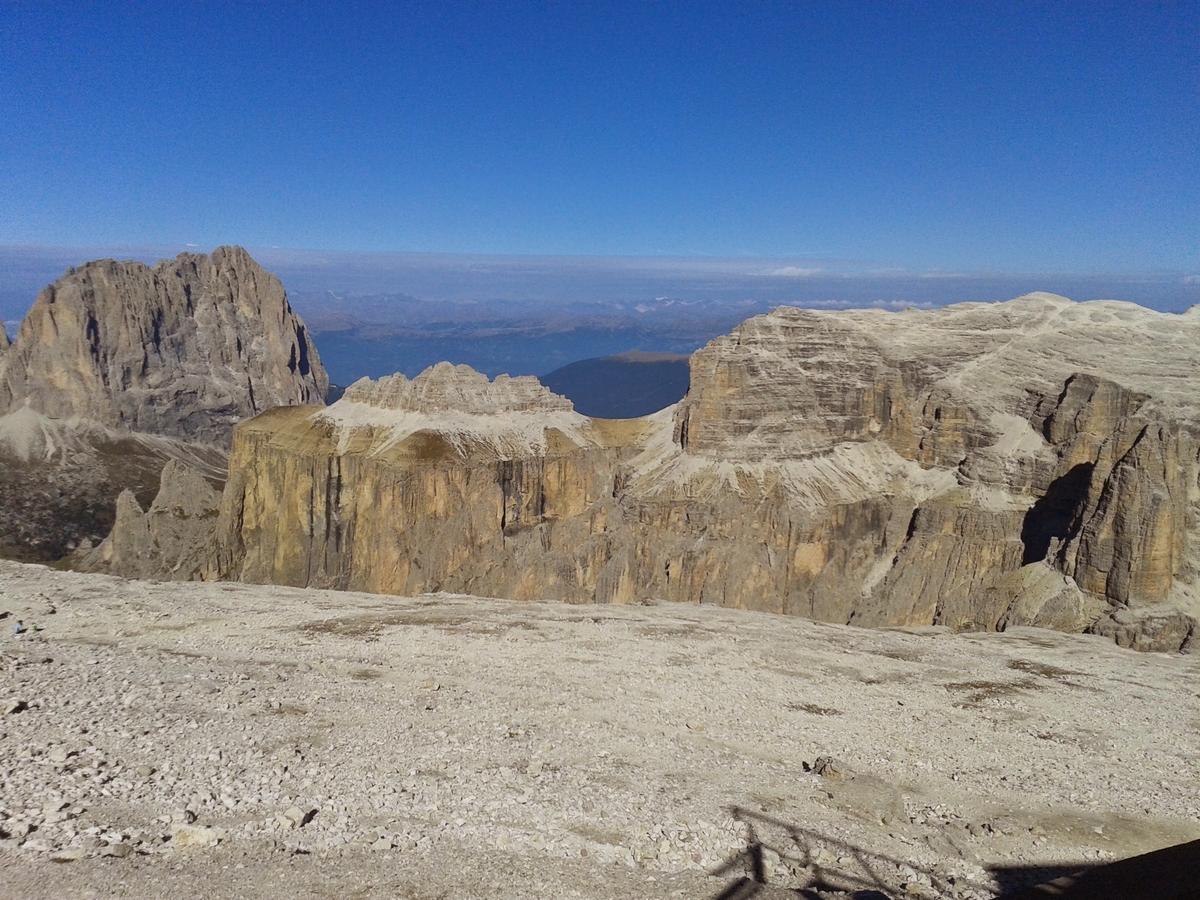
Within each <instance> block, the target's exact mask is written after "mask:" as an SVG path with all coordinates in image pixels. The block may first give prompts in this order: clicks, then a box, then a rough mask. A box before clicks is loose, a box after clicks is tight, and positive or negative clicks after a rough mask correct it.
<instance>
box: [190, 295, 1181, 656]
mask: <svg viewBox="0 0 1200 900" xmlns="http://www.w3.org/2000/svg"><path fill="white" fill-rule="evenodd" d="M1198 346H1200V319H1197V317H1196V316H1195V315H1194V314H1189V315H1187V316H1170V315H1164V314H1159V313H1153V312H1151V311H1149V310H1145V309H1142V308H1140V307H1136V306H1133V305H1131V304H1122V303H1112V302H1102V303H1088V304H1076V303H1072V302H1071V301H1068V300H1066V299H1065V298H1060V297H1056V296H1053V295H1031V296H1029V297H1024V298H1020V299H1018V300H1015V301H1011V302H1009V303H1003V304H963V305H960V306H955V307H950V308H946V309H941V310H933V311H917V310H913V311H906V312H903V313H886V312H877V311H864V312H846V313H824V312H812V311H806V310H798V309H788V308H784V309H780V310H777V311H776V312H774V313H771V314H769V315H766V316H759V317H756V318H754V319H750V320H748V321H747V322H745V323H744V324H743V325H741V326H739V328H737V329H736V330H735V331H734V332H733V333H732V334H730V335H728V336H725V337H722V338H718V339H717V340H715V341H713V342H711V343H710V344H709V345H708V346H706V347H705V348H703V349H702V350H700V351H698V352H697V353H696V354H695V355H694V357H693V359H692V362H691V373H692V374H691V387H690V390H689V392H688V394H687V396H686V397H685V398H684V400H683V401H682V402H681V403H680V404H678V405H677V406H676V407H674V408H671V409H668V410H664V411H663V412H661V413H657V414H655V415H652V416H648V417H646V418H644V419H638V420H625V421H604V420H597V419H588V418H586V417H583V416H579V415H577V414H576V413H574V412H573V411H572V410H571V409H570V406H569V403H567V401H565V400H563V399H562V398H559V397H555V396H553V395H551V394H549V393H548V392H546V391H544V389H539V386H537V385H536V382H531V381H530V380H529V379H504V380H497V381H496V382H488V381H487V380H486V379H485V378H483V377H482V376H480V375H478V374H476V373H473V372H471V371H470V370H468V369H465V367H450V366H447V365H442V366H438V367H435V368H434V369H432V370H428V371H427V372H425V373H422V375H420V376H418V377H417V378H416V379H414V380H412V381H407V380H405V379H403V378H399V377H396V378H393V379H385V380H384V381H382V382H363V383H360V384H359V385H356V386H354V387H353V388H352V389H351V390H350V391H348V392H347V396H346V397H345V398H344V399H343V400H342V401H340V402H339V403H337V404H334V405H333V406H331V407H329V408H328V409H326V410H315V409H308V408H291V409H278V410H275V411H272V412H270V413H267V414H265V415H262V416H259V417H257V418H255V419H253V420H251V421H249V422H246V423H244V424H243V425H242V426H240V427H239V428H238V429H237V430H236V433H235V438H234V444H233V449H232V455H231V458H230V477H229V481H228V483H227V485H226V488H225V491H224V495H223V497H222V501H221V508H220V513H219V515H218V516H217V517H216V519H215V520H214V521H213V530H212V537H213V541H214V546H215V547H216V549H215V551H214V552H213V553H212V554H211V555H210V557H209V559H208V561H207V564H206V568H205V576H206V577H226V578H238V579H244V580H249V581H262V582H279V583H285V584H293V585H315V586H322V587H338V588H353V589H362V590H370V591H380V592H394V593H413V592H417V591H437V590H447V591H462V592H468V593H474V594H485V595H487V594H490V595H496V596H505V597H514V598H520V599H533V598H543V597H545V598H557V599H561V600H567V601H572V602H617V603H629V602H639V601H649V600H672V601H681V602H692V603H717V604H720V605H724V606H733V607H743V608H752V609H759V610H767V611H773V612H779V613H788V614H798V615H804V616H809V617H812V618H816V619H822V620H827V621H838V622H853V623H857V624H863V625H921V624H931V623H933V624H945V625H949V626H952V627H955V628H961V629H996V628H1004V627H1008V626H1011V625H1016V624H1035V625H1043V626H1047V627H1052V628H1059V629H1062V630H1068V631H1085V630H1093V631H1098V632H1102V633H1106V634H1111V635H1112V636H1113V637H1115V638H1116V639H1117V640H1119V641H1121V642H1122V643H1126V644H1129V645H1132V646H1138V647H1140V648H1142V649H1170V650H1177V649H1180V648H1184V647H1187V646H1189V643H1190V641H1191V635H1192V634H1193V633H1194V630H1195V621H1196V617H1197V609H1198V608H1200V594H1198V592H1197V586H1196V582H1197V571H1196V568H1197V550H1196V548H1197V546H1198V545H1197V540H1198V538H1200V535H1198V531H1200V480H1198V479H1200V450H1198V447H1200V442H1198V441H1197V423H1198V422H1200V416H1198V410H1197V403H1198V402H1200V400H1198V398H1200V394H1198V393H1197V388H1198V387H1200V383H1198V382H1200V377H1198V375H1197V372H1198V369H1197V363H1198V362H1200V359H1198V355H1197V351H1196V347H1198Z"/></svg>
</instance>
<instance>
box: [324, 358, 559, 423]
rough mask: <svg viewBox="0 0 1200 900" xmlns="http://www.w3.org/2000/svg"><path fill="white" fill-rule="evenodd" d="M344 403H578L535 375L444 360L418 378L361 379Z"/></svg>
mask: <svg viewBox="0 0 1200 900" xmlns="http://www.w3.org/2000/svg"><path fill="white" fill-rule="evenodd" d="M340 402H349V403H361V404H364V405H367V406H374V407H378V408H380V409H389V410H400V411H405V412H417V413H443V412H447V413H466V414H469V415H495V414H499V413H509V412H570V411H571V410H572V409H573V408H574V407H573V406H572V405H571V401H570V400H568V399H567V398H566V397H561V396H559V395H558V394H555V393H553V392H552V391H550V390H549V389H548V388H547V387H545V386H544V385H543V384H542V383H541V382H540V381H538V380H537V379H536V378H533V377H532V376H528V375H523V376H518V377H516V378H513V377H510V376H508V375H497V376H496V378H495V379H494V380H489V379H488V377H487V376H486V375H484V374H482V373H481V372H477V371H475V370H474V369H472V368H471V367H470V366H467V365H453V364H452V363H448V362H440V363H437V364H436V365H433V366H430V367H429V368H427V369H425V370H424V371H423V372H421V373H420V374H419V375H417V376H416V377H415V378H413V379H411V380H410V379H408V378H406V377H404V376H403V375H401V374H399V373H397V374H395V375H388V376H385V377H383V378H380V379H378V380H375V381H373V380H371V379H370V378H360V379H359V380H358V381H356V382H355V383H354V384H352V385H350V387H348V388H346V393H345V395H344V396H343V398H342V401H340Z"/></svg>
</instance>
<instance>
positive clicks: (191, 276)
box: [0, 247, 329, 444]
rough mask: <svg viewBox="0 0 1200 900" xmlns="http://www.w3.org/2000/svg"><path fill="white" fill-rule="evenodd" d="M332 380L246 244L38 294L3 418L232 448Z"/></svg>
mask: <svg viewBox="0 0 1200 900" xmlns="http://www.w3.org/2000/svg"><path fill="white" fill-rule="evenodd" d="M328 386H329V380H328V378H327V376H326V375H325V370H324V368H323V367H322V366H321V362H320V359H319V358H318V356H317V353H316V348H315V347H314V346H313V343H312V340H311V338H310V337H309V335H308V333H307V330H306V329H305V327H304V325H303V323H302V322H301V321H300V319H299V318H298V317H297V316H296V315H295V314H294V313H293V312H292V310H291V307H290V306H289V304H288V300H287V295H286V294H285V293H284V290H283V285H282V284H280V282H279V279H277V278H276V277H275V276H274V275H271V274H270V273H268V272H266V271H265V270H264V269H263V268H262V267H261V266H259V265H258V263H256V262H255V261H254V260H253V259H252V258H251V257H250V255H249V254H248V253H247V252H246V251H245V250H243V249H241V248H240V247H220V248H218V249H216V250H215V251H213V253H212V254H211V255H208V256H204V255H197V254H189V253H184V254H181V255H180V256H178V257H176V258H175V259H174V260H169V261H164V262H161V263H159V264H158V265H156V266H154V267H153V268H151V267H148V266H146V265H143V264H142V263H138V262H117V261H115V260H99V261H96V262H90V263H87V264H86V265H83V266H81V267H79V268H78V269H75V270H73V271H71V272H69V273H68V274H67V275H65V276H63V277H62V278H60V279H59V280H58V281H57V282H55V283H54V284H52V285H50V286H49V287H48V288H46V289H45V290H44V291H42V293H41V294H40V295H39V296H38V298H37V301H36V302H35V303H34V305H33V308H32V309H31V310H30V311H29V314H28V315H27V316H26V317H25V320H24V321H23V322H22V324H21V329H20V333H19V334H18V336H17V339H16V341H15V342H14V344H13V346H12V347H11V348H9V349H8V350H7V351H5V353H4V364H3V369H2V371H0V409H15V408H18V407H20V406H24V405H28V406H31V407H33V408H34V409H36V410H38V411H39V412H42V413H45V414H47V415H49V416H51V417H54V418H59V419H65V418H70V417H73V416H77V417H81V418H84V419H87V420H89V421H92V422H95V423H98V424H100V425H105V426H110V427H115V428H121V429H126V430H130V431H140V432H147V433H151V434H161V435H169V436H173V437H181V438H185V439H190V440H198V441H205V442H209V443H215V444H226V443H227V442H228V439H229V431H230V429H231V428H232V426H233V424H234V423H235V422H237V421H239V420H241V419H243V418H246V417H248V416H252V415H255V414H256V413H259V412H262V411H263V410H265V409H270V408H272V407H274V406H281V405H287V404H296V403H319V402H321V401H322V398H323V397H324V395H325V391H326V390H327V389H328Z"/></svg>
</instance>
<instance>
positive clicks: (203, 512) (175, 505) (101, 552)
mask: <svg viewBox="0 0 1200 900" xmlns="http://www.w3.org/2000/svg"><path fill="white" fill-rule="evenodd" d="M220 500H221V494H220V492H219V491H217V490H215V489H214V488H213V487H212V485H211V484H210V483H209V481H208V480H207V479H206V478H205V477H204V476H203V475H202V474H201V473H200V472H199V471H198V470H196V469H194V468H192V467H190V466H188V465H187V464H186V463H182V462H179V461H178V460H170V461H169V462H168V463H167V464H166V465H165V466H164V467H163V470H162V474H161V483H160V487H159V491H158V493H157V494H156V495H155V497H154V501H153V502H152V503H151V504H150V506H149V508H148V509H146V510H145V511H144V512H143V510H142V507H141V505H140V504H139V503H138V500H137V497H136V495H135V494H134V492H133V491H131V490H128V489H127V490H124V491H122V492H121V494H120V496H119V497H118V498H117V509H116V522H115V524H114V526H113V530H112V533H111V534H110V535H109V536H108V537H107V538H106V539H105V540H104V542H103V543H102V544H100V546H99V547H97V548H95V549H94V550H92V551H90V552H86V553H82V554H80V555H79V558H78V559H77V560H76V566H75V567H76V568H78V569H80V570H81V571H85V572H120V573H122V574H124V575H126V576H127V577H134V578H158V577H171V578H177V579H180V580H191V579H192V578H194V577H197V576H199V575H200V574H201V573H202V572H203V570H204V567H205V563H206V559H207V554H208V552H209V546H208V540H209V538H210V537H211V534H212V525H213V520H214V519H215V518H216V515H217V508H218V506H219V505H220Z"/></svg>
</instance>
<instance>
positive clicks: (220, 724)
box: [0, 563, 1200, 898]
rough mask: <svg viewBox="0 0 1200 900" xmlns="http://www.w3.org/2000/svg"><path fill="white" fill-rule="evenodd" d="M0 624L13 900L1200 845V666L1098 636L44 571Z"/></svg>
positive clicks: (369, 890)
mask: <svg viewBox="0 0 1200 900" xmlns="http://www.w3.org/2000/svg"><path fill="white" fill-rule="evenodd" d="M0 616H2V617H3V618H2V619H0V627H2V628H3V632H2V634H3V636H2V637H0V895H3V896H5V897H22V898H33V897H47V898H49V897H55V898H57V897H77V896H79V897H82V896H130V897H150V896H205V897H232V896H239V897H244V896H279V895H287V896H312V897H323V896H329V897H333V896H337V897H397V896H398V897H420V898H426V897H494V896H512V897H547V898H549V897H554V898H558V897H658V896H663V897H672V896H674V897H705V896H716V895H718V894H719V893H720V892H721V891H723V890H726V889H727V888H730V887H731V886H734V885H736V883H737V880H738V879H739V878H742V877H747V876H752V875H755V874H757V875H758V877H759V879H760V881H763V882H765V885H760V886H759V887H761V891H760V893H759V894H758V896H763V897H769V896H785V893H784V892H785V891H788V890H797V889H801V888H808V889H812V890H813V891H824V892H826V893H822V894H820V896H837V895H838V894H837V891H839V890H859V891H877V892H879V894H876V895H875V896H879V895H880V894H881V895H883V896H892V897H913V896H915V897H965V898H982V897H992V896H996V895H999V894H1001V893H1002V891H1003V890H1004V889H1005V888H1007V887H1012V886H1013V885H1015V884H1018V883H1021V882H1025V881H1030V880H1034V879H1038V878H1041V877H1044V876H1045V875H1046V874H1047V871H1048V870H1049V871H1050V872H1053V871H1054V870H1056V869H1057V868H1059V867H1061V866H1066V867H1068V868H1070V867H1078V866H1079V865H1081V864H1094V863H1096V862H1098V861H1103V860H1109V859H1112V858H1115V857H1123V856H1127V855H1130V854H1133V853H1137V852H1141V851H1146V850H1150V849H1154V848H1157V847H1162V846H1166V845H1169V844H1174V843H1178V842H1181V841H1185V840H1190V839H1195V838H1197V837H1200V824H1198V821H1200V795H1198V794H1197V792H1196V790H1195V785H1196V784H1197V783H1200V736H1198V735H1200V721H1198V712H1200V705H1198V703H1197V689H1198V687H1200V678H1198V675H1200V672H1198V671H1197V669H1198V667H1200V660H1197V658H1196V657H1195V656H1194V655H1192V656H1179V655H1166V654H1156V653H1134V652H1131V651H1128V650H1123V649H1120V648H1118V647H1117V646H1115V645H1114V644H1113V643H1112V642H1110V641H1108V640H1105V639H1104V638H1102V637H1099V636H1085V635H1065V634H1058V633H1054V632H1049V631H1042V630H1037V629H1030V628H1019V627H1018V628H1013V629H1010V630H1009V631H1008V632H1006V633H1001V634H951V633H948V632H947V631H946V630H945V629H940V628H910V629H891V630H868V629H860V628H852V627H846V626H842V625H830V624H821V623H814V622H810V621H806V620H804V619H801V618H796V617H781V616H777V615H772V614H766V613H758V612H747V611H737V610H729V609H720V608H713V607H698V606H691V605H681V604H660V605H655V606H649V607H643V606H616V605H569V604H562V603H539V602H531V603H521V602H512V601H499V600H487V599H479V598H474V597H467V596H460V595H449V594H438V595H425V596H418V597H412V598H400V597H388V596H381V595H374V594H360V593H351V592H329V591H320V590H311V589H308V590H305V589H295V588H285V587H264V586H252V585H246V584H235V583H219V582H218V583H191V584H177V583H154V582H136V581H125V580H123V579H118V578H113V577H109V576H103V575H84V574H77V573H67V572H58V571H54V570H51V569H47V568H44V567H41V566H31V565H22V564H17V563H2V564H0ZM756 869H757V872H756ZM743 887H746V888H747V889H750V886H746V885H743ZM786 895H787V896H792V894H786ZM739 896H749V894H740V895H739Z"/></svg>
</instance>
